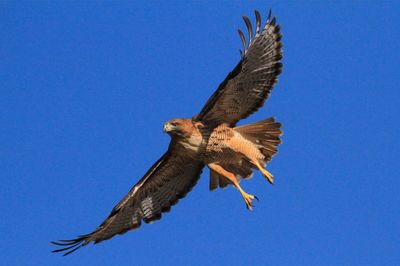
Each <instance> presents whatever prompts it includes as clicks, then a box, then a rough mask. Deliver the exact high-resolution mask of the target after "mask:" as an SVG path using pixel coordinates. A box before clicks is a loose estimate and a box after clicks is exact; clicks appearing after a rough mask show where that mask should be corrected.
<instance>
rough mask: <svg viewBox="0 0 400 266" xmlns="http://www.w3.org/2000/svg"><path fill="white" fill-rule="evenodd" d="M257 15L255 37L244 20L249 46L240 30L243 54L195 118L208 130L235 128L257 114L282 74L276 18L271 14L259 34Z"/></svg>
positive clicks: (259, 21)
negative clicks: (225, 125)
mask: <svg viewBox="0 0 400 266" xmlns="http://www.w3.org/2000/svg"><path fill="white" fill-rule="evenodd" d="M255 15H256V23H257V28H256V33H255V35H254V36H253V29H252V26H251V23H250V20H249V18H247V17H246V16H244V17H243V19H244V21H245V23H246V26H247V30H248V33H249V37H248V38H249V43H248V46H246V39H245V37H244V35H243V33H242V32H241V31H240V30H239V35H240V38H241V39H242V42H243V47H244V54H242V53H241V54H242V58H241V60H240V62H239V64H238V65H237V66H236V67H235V68H234V70H233V71H232V72H231V73H229V74H228V76H227V77H226V79H225V80H224V81H223V82H222V83H221V84H220V85H219V87H218V89H217V90H216V91H215V92H214V94H213V95H212V96H211V97H210V99H208V101H207V103H206V105H205V106H204V107H203V109H202V110H201V112H200V113H199V114H198V115H197V116H195V117H194V119H195V120H197V121H202V122H203V123H204V124H206V125H208V126H209V127H215V126H216V125H219V124H221V123H228V124H229V125H231V126H233V125H235V124H236V123H237V122H238V121H239V120H240V119H243V118H246V117H247V116H249V115H250V114H252V113H254V112H255V111H257V110H258V109H259V108H260V107H261V106H262V105H263V104H264V102H265V100H266V99H267V98H268V95H269V93H270V91H271V89H272V87H273V86H274V84H275V83H276V81H277V76H278V75H279V74H280V73H281V71H282V64H281V63H280V60H281V59H282V43H281V37H282V35H281V34H280V32H279V30H280V27H279V25H276V18H275V17H273V18H272V20H271V11H270V12H269V16H268V19H267V22H266V24H265V26H264V28H263V30H262V31H261V32H260V27H261V16H260V13H259V12H258V11H255Z"/></svg>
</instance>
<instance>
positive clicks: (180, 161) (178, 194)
mask: <svg viewBox="0 0 400 266" xmlns="http://www.w3.org/2000/svg"><path fill="white" fill-rule="evenodd" d="M203 166H204V165H203V163H201V162H198V161H193V160H192V159H189V158H186V157H185V156H182V155H181V154H180V153H179V150H177V149H171V148H170V149H169V150H168V152H166V153H165V154H164V155H163V156H162V157H161V158H160V159H159V160H158V161H157V162H156V163H155V164H154V165H153V166H152V167H151V168H150V169H149V171H148V172H147V173H146V174H145V175H144V176H143V178H142V179H141V180H140V181H139V182H138V183H137V184H136V185H135V186H134V187H133V188H132V189H131V190H130V191H129V193H128V194H127V195H126V196H125V197H124V198H123V199H122V200H121V201H120V202H119V203H118V204H117V205H116V206H115V207H114V208H113V210H112V211H111V213H110V215H109V216H108V217H107V219H105V220H104V222H103V223H102V224H101V225H100V226H99V227H98V228H97V229H96V230H94V231H93V232H92V233H90V234H87V235H82V236H79V237H77V238H76V239H72V240H60V241H58V242H52V243H53V244H55V245H59V246H62V248H60V249H57V250H54V251H53V252H63V251H65V252H66V253H65V254H64V255H68V254H70V253H71V252H74V251H75V250H77V249H79V248H80V247H83V246H85V245H87V244H89V243H90V242H94V243H95V244H96V243H99V242H101V241H103V240H107V239H109V238H111V237H113V236H115V235H117V234H123V233H125V232H127V231H128V230H132V229H136V228H138V227H139V226H140V224H141V221H142V220H143V221H144V222H145V223H150V222H153V221H156V220H159V219H160V218H161V213H162V212H168V211H169V210H170V208H171V206H173V205H174V204H176V203H177V202H178V200H179V199H181V198H183V197H185V196H186V194H187V193H188V192H189V191H190V190H192V188H193V186H194V185H195V184H196V183H197V180H198V179H199V177H200V174H201V171H202V169H203Z"/></svg>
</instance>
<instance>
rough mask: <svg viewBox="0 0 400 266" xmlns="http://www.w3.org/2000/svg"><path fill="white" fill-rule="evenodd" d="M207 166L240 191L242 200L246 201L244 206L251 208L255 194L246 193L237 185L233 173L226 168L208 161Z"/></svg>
mask: <svg viewBox="0 0 400 266" xmlns="http://www.w3.org/2000/svg"><path fill="white" fill-rule="evenodd" d="M208 167H210V169H212V170H214V171H215V172H216V173H218V174H220V175H222V176H224V177H226V178H227V179H228V180H229V181H230V182H231V183H232V184H233V185H234V186H235V187H236V188H237V189H238V190H239V192H240V194H241V195H242V197H243V199H244V202H245V203H246V207H247V209H249V210H252V207H253V205H252V202H253V200H254V199H257V197H256V196H254V195H251V194H247V193H246V192H245V191H244V190H243V189H242V188H241V187H240V185H239V182H238V181H237V179H236V177H235V175H234V174H233V173H231V172H229V171H227V170H225V169H224V168H223V167H222V166H220V165H218V164H215V163H210V164H208Z"/></svg>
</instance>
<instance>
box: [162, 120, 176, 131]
mask: <svg viewBox="0 0 400 266" xmlns="http://www.w3.org/2000/svg"><path fill="white" fill-rule="evenodd" d="M173 129H174V126H172V125H171V123H169V122H167V123H165V124H164V132H170V131H171V130H173Z"/></svg>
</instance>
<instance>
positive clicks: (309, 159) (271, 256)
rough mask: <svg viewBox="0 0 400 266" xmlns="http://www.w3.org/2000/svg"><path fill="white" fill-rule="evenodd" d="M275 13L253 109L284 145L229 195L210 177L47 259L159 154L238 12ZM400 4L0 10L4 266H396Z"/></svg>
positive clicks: (223, 54)
mask: <svg viewBox="0 0 400 266" xmlns="http://www.w3.org/2000/svg"><path fill="white" fill-rule="evenodd" d="M269 8H272V10H273V13H274V14H275V15H276V16H277V19H278V22H279V23H280V24H281V26H282V32H283V43H284V59H283V63H284V69H283V70H284V71H283V73H282V75H281V76H280V81H279V83H278V85H277V86H276V87H275V89H274V91H273V93H272V96H271V97H270V98H269V100H268V102H267V104H266V105H265V106H264V108H262V109H261V110H260V111H259V112H258V113H256V114H255V115H253V116H251V117H250V118H249V119H247V120H245V121H242V122H241V124H243V123H249V122H254V121H257V120H261V119H264V118H267V117H270V116H275V117H276V118H277V119H278V120H279V121H281V122H282V123H283V124H284V131H285V134H284V136H283V145H282V146H280V151H279V153H278V155H277V156H276V157H274V160H273V161H272V163H271V164H270V165H269V167H268V169H269V170H270V171H271V172H272V173H273V174H274V175H275V176H276V185H275V186H270V185H269V184H268V183H267V182H266V181H265V180H264V179H263V178H262V177H261V176H260V174H259V173H257V174H256V175H255V176H254V177H253V179H251V180H249V181H245V182H242V185H243V187H244V189H245V190H246V191H248V192H249V193H253V194H255V195H257V196H258V197H259V198H260V202H258V203H257V202H256V204H257V206H256V208H255V210H254V211H253V212H249V211H247V210H246V208H245V206H244V203H243V200H242V198H241V197H240V195H239V193H238V192H237V191H235V190H234V189H233V188H228V189H225V190H218V191H216V192H213V193H210V192H209V191H208V170H207V171H205V173H204V174H203V176H202V178H201V180H200V182H199V183H198V185H197V186H196V187H195V189H194V190H193V191H192V192H191V193H190V194H188V196H187V197H186V198H185V199H184V200H182V201H180V203H179V204H178V205H176V206H175V207H174V208H173V209H172V211H171V212H170V213H169V214H166V215H164V216H163V219H162V220H161V221H159V222H156V223H154V224H152V225H143V226H142V227H141V228H140V229H139V230H137V231H135V232H129V233H127V234H125V235H123V236H118V237H115V238H113V239H112V240H110V241H107V242H104V243H101V244H99V245H96V246H93V245H90V246H87V247H85V248H83V249H81V250H79V251H78V252H76V253H74V254H72V255H70V256H68V257H61V256H60V255H59V254H52V253H50V250H51V249H53V246H51V245H50V244H49V241H51V240H57V239H65V238H72V237H75V236H76V235H78V234H83V233H88V232H90V231H91V230H93V229H94V228H95V227H97V225H99V223H100V222H102V220H103V219H104V218H105V217H106V216H107V215H108V213H109V211H110V210H111V208H112V207H113V206H114V205H115V204H116V203H117V202H118V201H119V200H120V199H121V198H122V197H123V196H124V195H125V193H126V192H127V191H128V190H129V189H130V187H131V186H132V185H134V184H135V183H136V181H137V180H139V178H140V177H141V176H142V175H143V174H144V173H145V171H147V169H148V168H149V167H150V166H151V165H152V164H153V162H155V161H156V160H157V159H158V158H159V157H160V156H161V154H162V153H163V152H164V151H165V150H166V148H167V145H168V142H169V137H168V135H166V134H162V124H163V122H165V121H166V120H169V119H171V118H174V117H191V116H192V115H194V114H196V113H197V112H198V111H199V110H200V109H201V107H202V106H203V104H204V103H205V101H206V100H207V98H208V97H209V96H210V95H211V93H212V92H213V91H214V90H215V89H216V87H217V86H218V84H219V83H220V82H221V81H222V80H223V79H224V77H225V76H226V74H227V73H228V72H229V71H230V70H231V69H232V68H233V66H234V65H235V64H236V63H237V61H238V60H239V52H238V49H239V48H241V43H240V39H239V37H238V35H237V33H236V29H237V28H238V27H241V28H244V23H243V21H242V19H241V15H248V16H250V17H251V18H252V21H254V15H253V10H254V9H259V10H261V11H262V14H263V18H264V19H265V16H266V14H267V12H268V9H269ZM399 10H400V5H399V4H394V3H390V2H382V3H380V2H366V1H363V2H361V1H360V2H358V3H352V4H349V3H346V2H344V1H343V2H330V3H328V2H316V1H312V2H302V3H300V2H299V3H295V2H282V1H268V2H258V1H255V2H253V1H252V2H228V1H225V2H218V3H216V2H211V1H210V2H191V3H185V2H183V1H182V2H173V3H167V2H152V3H149V2H147V1H146V2H134V3H129V2H86V3H84V2H72V1H71V2H44V1H40V2H39V1H37V2H36V1H35V2H16V1H8V2H7V1H6V2H4V1H2V2H1V3H0V40H1V41H0V58H1V59H0V126H1V130H0V156H1V159H0V169H1V185H0V186H1V196H0V208H1V220H0V226H1V227H0V230H1V240H0V250H1V252H0V261H1V263H2V264H3V265H26V264H29V265H84V264H89V265H133V264H135V265H161V264H162V265H176V264H178V265H184V264H186V265H189V264H190V265H205V264H210V265H217V264H219V265H221V264H224V265H244V264H248V265H265V264H270V265H301V264H302V265H396V264H397V265H399V264H400V252H399V248H400V245H399V243H400V223H399V219H400V211H399V204H400V195H399V188H400V179H399V173H400V172H399V170H398V167H399V162H398V158H399V149H400V145H399V144H400V142H399V140H398V136H399V134H400V130H399V129H400V127H399V115H400V112H399V110H400V109H399V105H400V93H399V81H398V79H399V74H400V73H399V62H400V53H399V51H398V50H399V47H400V27H399V25H400V17H399Z"/></svg>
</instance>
